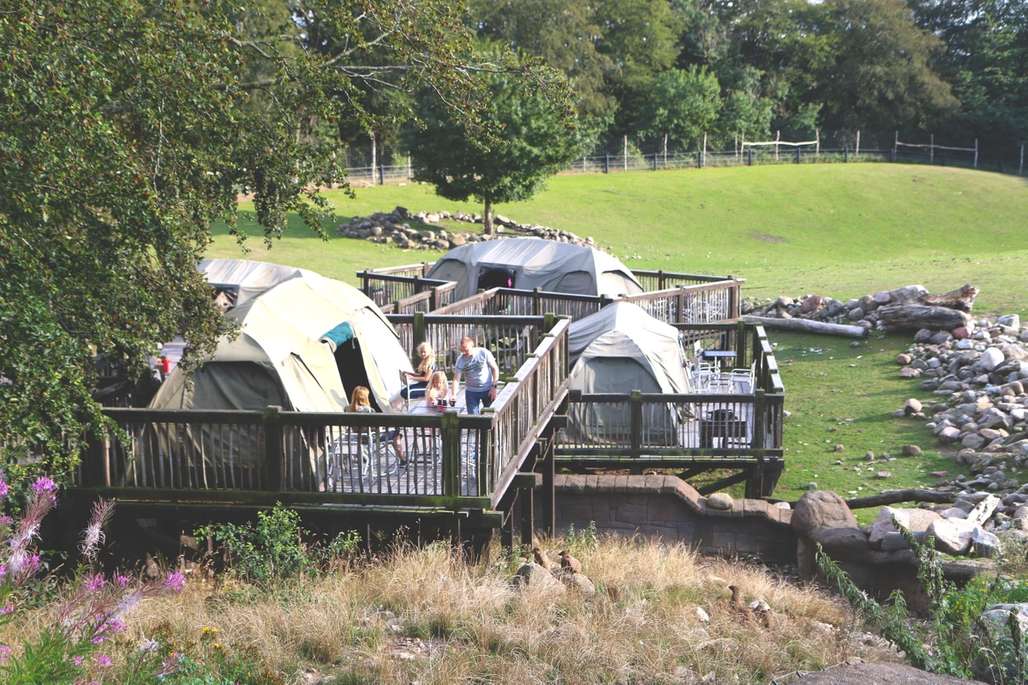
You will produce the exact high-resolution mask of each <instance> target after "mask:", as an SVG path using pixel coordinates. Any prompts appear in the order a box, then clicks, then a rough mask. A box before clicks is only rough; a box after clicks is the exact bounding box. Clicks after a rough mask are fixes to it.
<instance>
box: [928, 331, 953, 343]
mask: <svg viewBox="0 0 1028 685" xmlns="http://www.w3.org/2000/svg"><path fill="white" fill-rule="evenodd" d="M952 337H953V336H952V335H950V334H949V331H936V332H935V333H932V337H931V338H929V340H928V342H930V343H931V344H933V345H941V344H943V343H944V342H946V341H947V340H949V339H950V338H952Z"/></svg>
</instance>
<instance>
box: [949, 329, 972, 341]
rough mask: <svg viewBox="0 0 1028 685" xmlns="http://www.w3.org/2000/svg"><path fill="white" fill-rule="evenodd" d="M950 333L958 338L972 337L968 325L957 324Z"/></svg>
mask: <svg viewBox="0 0 1028 685" xmlns="http://www.w3.org/2000/svg"><path fill="white" fill-rule="evenodd" d="M950 333H952V334H953V337H954V338H956V339H957V340H963V339H965V338H969V337H971V331H969V330H967V326H957V327H956V328H954V329H953V330H952V331H950Z"/></svg>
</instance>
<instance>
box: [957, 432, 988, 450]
mask: <svg viewBox="0 0 1028 685" xmlns="http://www.w3.org/2000/svg"><path fill="white" fill-rule="evenodd" d="M960 444H961V445H963V446H964V447H967V448H970V449H973V450H976V449H978V448H979V447H981V446H982V445H984V444H985V438H983V437H982V436H980V435H978V434H977V433H968V434H967V435H965V436H964V437H963V438H961V439H960Z"/></svg>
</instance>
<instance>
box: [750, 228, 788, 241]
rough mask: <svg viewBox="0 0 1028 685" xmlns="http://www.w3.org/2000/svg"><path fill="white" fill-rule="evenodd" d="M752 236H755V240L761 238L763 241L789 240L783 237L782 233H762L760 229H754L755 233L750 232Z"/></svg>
mask: <svg viewBox="0 0 1028 685" xmlns="http://www.w3.org/2000/svg"><path fill="white" fill-rule="evenodd" d="M750 237H751V238H753V239H754V240H759V241H760V242H762V243H786V242H789V241H788V240H786V239H785V238H784V237H782V236H780V235H775V234H773V233H761V232H760V231H754V232H753V233H750Z"/></svg>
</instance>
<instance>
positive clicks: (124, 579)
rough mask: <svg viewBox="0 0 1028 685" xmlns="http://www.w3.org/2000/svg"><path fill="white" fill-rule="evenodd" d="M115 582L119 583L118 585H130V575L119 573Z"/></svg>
mask: <svg viewBox="0 0 1028 685" xmlns="http://www.w3.org/2000/svg"><path fill="white" fill-rule="evenodd" d="M114 582H115V583H116V584H117V585H118V587H120V588H125V587H128V584H129V577H128V576H126V575H122V574H121V573H119V574H118V575H116V576H114Z"/></svg>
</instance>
